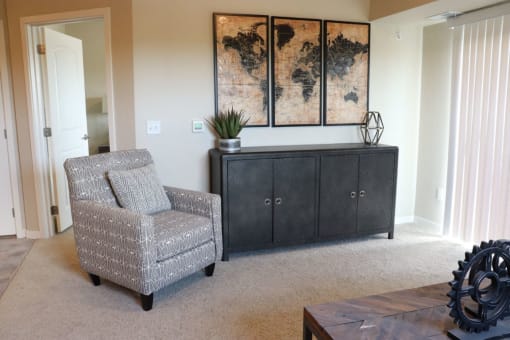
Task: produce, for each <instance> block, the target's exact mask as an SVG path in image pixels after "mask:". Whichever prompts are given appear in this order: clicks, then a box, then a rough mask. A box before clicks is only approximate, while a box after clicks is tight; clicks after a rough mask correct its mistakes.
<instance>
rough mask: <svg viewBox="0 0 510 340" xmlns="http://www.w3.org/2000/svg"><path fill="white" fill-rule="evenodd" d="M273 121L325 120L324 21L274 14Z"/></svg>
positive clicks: (278, 123) (302, 122)
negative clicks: (323, 102) (323, 80)
mask: <svg viewBox="0 0 510 340" xmlns="http://www.w3.org/2000/svg"><path fill="white" fill-rule="evenodd" d="M272 29H273V50H272V51H273V125H275V126H285V125H320V123H321V114H320V112H321V82H322V72H321V70H322V68H321V65H322V64H321V55H322V53H321V21H320V20H307V19H289V18H278V17H273V24H272Z"/></svg>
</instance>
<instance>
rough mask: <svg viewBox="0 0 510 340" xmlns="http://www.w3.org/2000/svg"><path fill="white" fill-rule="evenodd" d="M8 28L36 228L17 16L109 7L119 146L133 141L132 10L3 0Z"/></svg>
mask: <svg viewBox="0 0 510 340" xmlns="http://www.w3.org/2000/svg"><path fill="white" fill-rule="evenodd" d="M4 1H5V5H6V14H7V22H8V32H9V48H10V57H11V71H12V75H13V77H12V82H13V92H14V105H15V111H16V124H17V131H18V148H19V156H20V167H21V178H22V184H23V196H24V202H25V217H26V220H25V221H26V228H27V230H31V231H37V230H39V226H38V216H37V212H36V202H35V197H34V191H35V183H34V176H33V170H32V169H33V160H32V151H31V146H30V135H29V131H30V128H29V118H28V107H27V93H26V84H25V77H24V74H25V73H24V66H23V56H22V41H21V38H22V35H21V28H20V19H21V18H22V17H26V16H36V15H44V14H50V13H58V12H68V11H77V10H84V9H91V8H104V7H109V8H110V9H111V23H112V53H113V80H114V95H115V103H114V106H115V111H116V115H117V123H116V131H117V145H118V147H119V148H121V149H123V148H130V147H133V146H134V145H135V133H134V111H133V58H132V13H131V1H129V0H87V1H68V0H45V1H40V0H22V1H20V0H4Z"/></svg>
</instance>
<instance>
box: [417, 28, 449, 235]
mask: <svg viewBox="0 0 510 340" xmlns="http://www.w3.org/2000/svg"><path fill="white" fill-rule="evenodd" d="M451 38H452V35H451V30H449V29H448V28H447V26H446V24H438V25H434V26H428V27H425V28H424V30H423V68H422V73H423V82H422V104H421V119H420V148H419V157H418V179H417V183H416V208H415V209H416V212H415V214H416V217H417V220H421V222H422V224H428V225H430V226H431V227H435V228H436V229H438V230H441V229H442V226H443V215H444V209H445V202H444V199H442V198H441V197H440V196H441V194H440V193H439V197H438V196H437V195H438V193H437V190H438V189H442V190H443V191H444V190H445V189H446V175H447V168H448V138H449V121H450V114H449V112H450V86H451V49H452V45H451ZM438 198H439V199H438Z"/></svg>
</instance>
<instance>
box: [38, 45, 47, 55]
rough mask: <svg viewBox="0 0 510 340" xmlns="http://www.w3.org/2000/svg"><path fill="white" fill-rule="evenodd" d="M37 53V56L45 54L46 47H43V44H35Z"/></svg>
mask: <svg viewBox="0 0 510 340" xmlns="http://www.w3.org/2000/svg"><path fill="white" fill-rule="evenodd" d="M37 53H39V54H46V45H44V44H37Z"/></svg>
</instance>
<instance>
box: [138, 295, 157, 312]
mask: <svg viewBox="0 0 510 340" xmlns="http://www.w3.org/2000/svg"><path fill="white" fill-rule="evenodd" d="M140 297H141V298H142V308H143V310H144V311H148V310H151V309H152V302H153V301H154V293H151V294H149V295H145V294H140Z"/></svg>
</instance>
